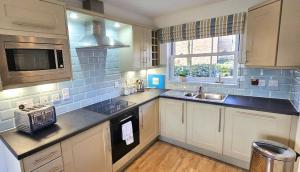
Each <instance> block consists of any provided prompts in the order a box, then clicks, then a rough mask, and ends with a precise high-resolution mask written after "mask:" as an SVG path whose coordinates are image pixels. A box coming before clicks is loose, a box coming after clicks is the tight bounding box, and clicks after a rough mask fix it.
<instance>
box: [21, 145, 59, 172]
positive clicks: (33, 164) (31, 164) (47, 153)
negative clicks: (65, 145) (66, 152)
mask: <svg viewBox="0 0 300 172" xmlns="http://www.w3.org/2000/svg"><path fill="white" fill-rule="evenodd" d="M60 156H61V148H60V144H56V145H54V146H51V147H49V148H47V149H45V150H42V151H40V152H38V153H36V154H34V155H31V156H29V157H27V158H25V159H24V160H23V164H24V169H25V172H29V171H32V170H34V169H37V168H39V167H41V166H42V165H45V164H47V163H48V162H50V161H52V160H54V159H56V158H58V157H60Z"/></svg>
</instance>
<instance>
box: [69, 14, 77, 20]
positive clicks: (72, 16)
mask: <svg viewBox="0 0 300 172" xmlns="http://www.w3.org/2000/svg"><path fill="white" fill-rule="evenodd" d="M70 18H72V19H78V14H76V13H70Z"/></svg>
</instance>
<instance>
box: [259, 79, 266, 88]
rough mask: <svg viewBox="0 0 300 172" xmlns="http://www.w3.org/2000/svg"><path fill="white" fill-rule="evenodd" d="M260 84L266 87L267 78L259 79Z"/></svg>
mask: <svg viewBox="0 0 300 172" xmlns="http://www.w3.org/2000/svg"><path fill="white" fill-rule="evenodd" d="M258 86H260V87H265V86H266V80H259V83H258Z"/></svg>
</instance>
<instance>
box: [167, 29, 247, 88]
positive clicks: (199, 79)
mask: <svg viewBox="0 0 300 172" xmlns="http://www.w3.org/2000/svg"><path fill="white" fill-rule="evenodd" d="M228 36H229V35H228ZM218 38H219V37H218ZM211 39H212V47H211V48H212V51H211V52H212V53H201V54H181V55H174V52H175V46H174V43H169V45H170V46H169V48H170V55H169V57H170V58H169V59H170V64H169V68H170V70H169V77H170V79H171V80H173V81H175V80H176V79H177V78H178V77H177V76H175V75H174V67H175V59H176V58H187V63H188V66H191V61H192V57H207V56H210V57H213V56H226V55H234V66H233V68H234V70H233V76H232V77H221V81H222V82H223V83H225V84H226V83H228V84H236V83H237V81H238V62H239V58H240V57H241V42H242V41H241V35H239V34H237V35H236V40H235V51H233V52H216V53H214V52H213V44H214V40H213V38H211ZM187 41H188V51H189V53H190V52H192V46H193V45H192V44H193V40H187ZM218 41H219V40H218ZM217 48H218V51H219V46H218V47H217ZM211 60H212V58H211ZM210 64H212V62H211V63H210ZM218 80H219V78H218V77H188V81H187V82H197V83H216V82H217V81H218Z"/></svg>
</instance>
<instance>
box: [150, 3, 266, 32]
mask: <svg viewBox="0 0 300 172" xmlns="http://www.w3.org/2000/svg"><path fill="white" fill-rule="evenodd" d="M263 1H264V0H227V1H224V2H218V3H214V4H210V5H205V6H198V7H193V8H189V9H184V10H181V11H177V12H175V13H172V14H168V15H164V16H159V17H156V18H154V24H155V26H157V27H160V28H162V27H167V26H173V25H177V24H183V23H188V22H193V21H197V20H201V19H207V18H212V17H218V16H223V15H229V14H233V13H237V12H243V11H247V9H248V8H249V7H251V6H253V5H255V4H257V3H260V2H263Z"/></svg>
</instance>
